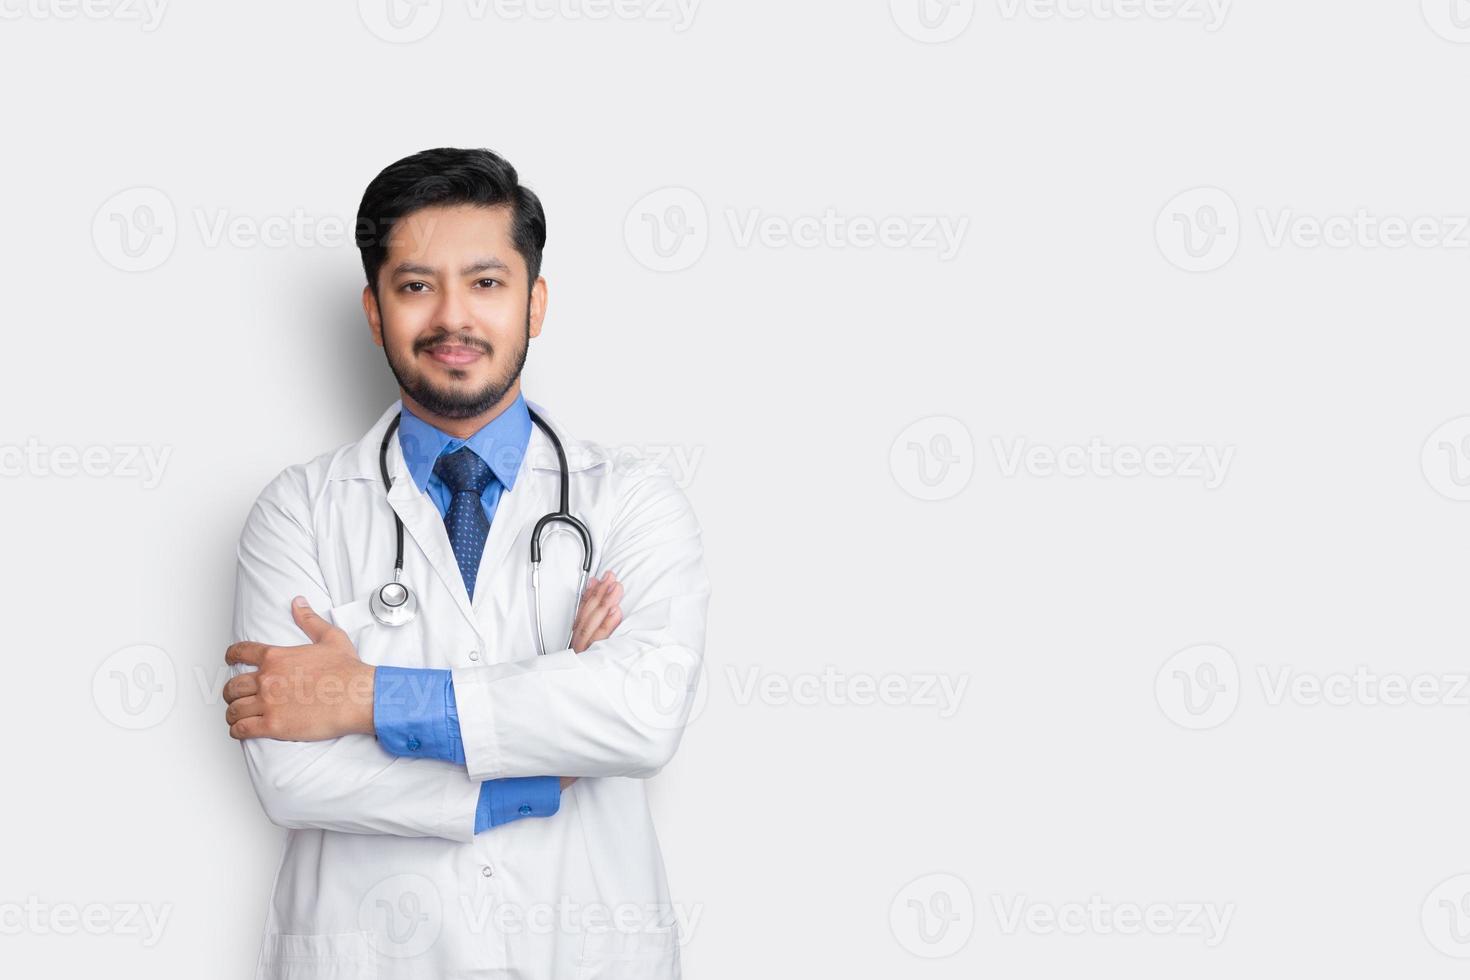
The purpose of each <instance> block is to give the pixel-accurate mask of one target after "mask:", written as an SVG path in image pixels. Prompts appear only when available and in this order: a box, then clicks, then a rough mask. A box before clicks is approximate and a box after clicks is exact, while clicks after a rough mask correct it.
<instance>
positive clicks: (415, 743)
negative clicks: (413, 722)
mask: <svg viewBox="0 0 1470 980" xmlns="http://www.w3.org/2000/svg"><path fill="white" fill-rule="evenodd" d="M418 750H419V740H418V739H416V738H413V737H410V738H409V740H408V751H410V752H417V751H418Z"/></svg>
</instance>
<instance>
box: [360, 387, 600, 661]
mask: <svg viewBox="0 0 1470 980" xmlns="http://www.w3.org/2000/svg"><path fill="white" fill-rule="evenodd" d="M527 412H529V413H530V416H531V421H533V422H535V423H536V424H537V425H539V426H540V427H541V431H542V432H545V433H546V437H547V438H548V439H550V440H551V444H552V445H553V446H555V447H556V462H557V467H558V469H559V470H560V472H561V506H560V508H558V509H557V510H556V511H555V512H553V513H550V514H547V515H546V516H544V517H542V518H541V519H540V520H539V521H537V522H536V528H535V530H533V531H532V532H531V594H532V595H533V596H534V597H535V605H536V642H537V643H539V644H540V649H539V650H538V651H537V652H538V653H543V654H544V653H545V652H546V638H545V637H544V636H543V635H542V633H541V531H542V529H543V528H545V527H546V525H548V524H554V523H556V522H558V521H560V522H561V523H563V524H569V525H571V527H572V530H574V531H576V532H577V536H578V537H580V538H581V539H582V578H581V581H579V582H578V583H577V599H578V600H579V601H580V599H581V597H582V590H583V589H585V588H586V587H587V576H588V574H589V573H590V572H591V571H592V534H591V532H589V531H588V530H587V525H585V524H583V523H582V522H581V521H579V520H577V519H576V518H575V517H573V516H572V515H571V512H570V511H569V510H568V508H567V499H568V497H569V496H570V495H571V480H570V478H569V476H568V473H567V454H566V451H565V450H564V449H562V446H561V440H560V439H558V438H557V437H556V433H555V432H552V431H551V426H549V425H547V424H546V420H545V419H543V418H542V417H541V416H539V415H537V414H536V413H535V412H534V411H531V410H530V409H529V408H528V409H527ZM399 418H401V416H397V415H395V416H394V417H393V421H392V422H390V423H388V431H387V432H384V433H383V446H382V448H381V449H380V450H379V451H378V468H379V469H380V470H381V471H382V473H383V487H384V489H385V491H386V492H389V493H391V492H392V491H393V481H392V480H391V479H389V477H388V443H389V442H390V441H391V440H392V439H393V433H394V432H397V431H398V420H399ZM393 523H394V525H395V528H396V533H397V538H398V553H397V556H396V557H395V558H394V560H393V581H391V582H389V583H387V584H386V585H384V586H382V587H381V588H379V589H377V590H375V591H374V592H373V594H372V598H370V599H369V600H368V606H369V607H370V608H371V609H372V612H373V618H374V619H376V620H377V621H378V622H380V623H382V624H383V625H384V626H402V625H404V624H405V623H411V622H413V618H414V617H415V616H417V615H418V611H419V604H418V599H417V598H416V597H415V596H414V594H413V592H411V591H410V590H409V588H408V586H406V585H404V584H403V519H402V518H400V517H399V516H398V512H397V511H394V512H393ZM573 626H574V627H575V617H574V623H573ZM571 643H572V638H571V633H570V632H568V633H567V642H566V646H571ZM563 649H564V648H563Z"/></svg>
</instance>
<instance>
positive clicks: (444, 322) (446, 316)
mask: <svg viewBox="0 0 1470 980" xmlns="http://www.w3.org/2000/svg"><path fill="white" fill-rule="evenodd" d="M439 296H440V300H439V306H438V308H437V309H436V310H435V311H434V326H435V327H437V328H438V329H440V330H443V331H445V332H447V333H451V334H455V333H460V332H462V331H466V330H468V329H469V328H470V326H471V324H470V304H469V301H468V298H467V297H466V296H465V295H464V291H463V290H461V289H459V288H457V287H454V286H449V287H448V288H446V289H444V290H442V291H441V292H440V293H439Z"/></svg>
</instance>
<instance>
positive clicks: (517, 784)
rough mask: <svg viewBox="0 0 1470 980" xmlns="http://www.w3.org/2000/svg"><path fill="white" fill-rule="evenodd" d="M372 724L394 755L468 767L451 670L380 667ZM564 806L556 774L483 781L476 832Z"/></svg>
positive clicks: (476, 818) (375, 687)
mask: <svg viewBox="0 0 1470 980" xmlns="http://www.w3.org/2000/svg"><path fill="white" fill-rule="evenodd" d="M373 728H374V730H375V732H376V733H377V737H378V744H379V745H381V746H382V747H383V748H384V749H386V750H387V751H389V752H391V753H392V754H393V755H397V756H403V757H406V758H425V759H440V760H443V761H444V762H452V763H454V764H455V765H459V766H462V765H464V748H463V746H462V744H461V742H460V735H459V712H458V711H457V710H456V705H455V697H454V685H453V684H452V683H450V675H449V671H447V670H441V669H437V668H432V667H388V666H380V667H379V668H378V669H377V676H376V678H375V682H374V684H373ZM560 808H561V779H560V777H558V776H525V777H521V778H507V779H488V780H486V781H484V782H482V783H481V784H480V802H479V805H478V806H477V807H476V808H475V833H477V834H478V833H480V832H481V831H484V830H489V829H490V828H491V827H498V826H500V825H501V824H504V823H510V822H511V821H512V820H520V819H521V818H523V817H549V816H551V815H552V814H554V813H556V811H557V810H558V809H560Z"/></svg>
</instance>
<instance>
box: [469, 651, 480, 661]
mask: <svg viewBox="0 0 1470 980" xmlns="http://www.w3.org/2000/svg"><path fill="white" fill-rule="evenodd" d="M470 659H471V660H479V659H480V651H479V650H471V651H470Z"/></svg>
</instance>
